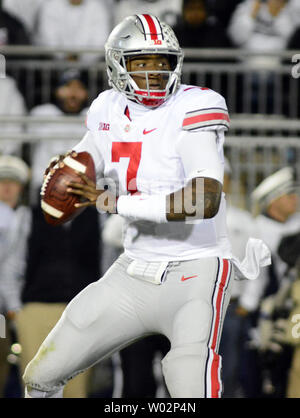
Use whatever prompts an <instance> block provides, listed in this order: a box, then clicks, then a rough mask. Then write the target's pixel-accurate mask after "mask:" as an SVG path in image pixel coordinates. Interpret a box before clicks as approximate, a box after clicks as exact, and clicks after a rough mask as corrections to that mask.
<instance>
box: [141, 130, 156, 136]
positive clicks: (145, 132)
mask: <svg viewBox="0 0 300 418" xmlns="http://www.w3.org/2000/svg"><path fill="white" fill-rule="evenodd" d="M156 129H157V128H154V129H150V131H146V129H144V130H143V134H144V135H147V134H150V132H153V131H155V130H156Z"/></svg>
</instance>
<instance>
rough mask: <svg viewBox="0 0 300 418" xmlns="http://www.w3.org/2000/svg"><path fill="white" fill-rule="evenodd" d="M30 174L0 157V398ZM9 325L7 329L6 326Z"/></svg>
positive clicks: (19, 280)
mask: <svg viewBox="0 0 300 418" xmlns="http://www.w3.org/2000/svg"><path fill="white" fill-rule="evenodd" d="M29 176H30V170H29V167H28V166H27V164H26V163H25V162H24V161H23V160H21V159H20V158H18V157H15V156H12V155H1V156H0V314H1V315H4V316H5V318H6V327H5V328H6V333H5V334H6V335H5V337H6V338H3V337H2V335H1V338H0V369H1V373H0V398H2V397H3V395H4V387H5V383H6V381H7V378H8V374H9V363H8V362H7V356H8V354H9V346H10V343H11V332H10V330H11V326H10V325H11V324H12V321H15V319H16V314H17V312H18V311H19V309H20V308H21V305H22V304H21V289H22V284H23V274H24V269H25V252H26V251H25V250H26V239H27V235H28V230H29V222H28V216H29V209H28V208H27V207H26V206H24V205H23V204H22V194H23V190H24V186H25V185H26V184H27V182H28V180H29ZM9 324H10V325H9Z"/></svg>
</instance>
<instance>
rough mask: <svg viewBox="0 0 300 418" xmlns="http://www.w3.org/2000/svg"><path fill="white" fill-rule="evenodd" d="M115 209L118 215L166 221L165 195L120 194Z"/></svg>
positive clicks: (160, 221)
mask: <svg viewBox="0 0 300 418" xmlns="http://www.w3.org/2000/svg"><path fill="white" fill-rule="evenodd" d="M117 211H118V214H119V215H121V216H125V217H128V218H133V219H134V220H145V221H151V222H156V223H166V222H167V217H166V196H165V195H151V196H147V195H137V196H120V197H119V198H118V201H117Z"/></svg>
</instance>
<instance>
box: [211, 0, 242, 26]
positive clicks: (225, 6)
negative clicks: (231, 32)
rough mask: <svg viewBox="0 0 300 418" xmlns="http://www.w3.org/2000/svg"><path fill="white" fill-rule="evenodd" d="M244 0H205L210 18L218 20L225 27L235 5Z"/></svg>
mask: <svg viewBox="0 0 300 418" xmlns="http://www.w3.org/2000/svg"><path fill="white" fill-rule="evenodd" d="M242 1H244V0H205V4H206V6H207V11H208V14H209V17H210V19H216V20H218V21H219V22H220V23H221V24H222V25H223V26H224V27H225V28H226V27H227V25H228V23H229V20H230V18H231V15H232V13H233V11H234V10H235V8H236V6H237V5H238V4H239V3H241V2H242Z"/></svg>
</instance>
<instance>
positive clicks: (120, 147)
mask: <svg viewBox="0 0 300 418" xmlns="http://www.w3.org/2000/svg"><path fill="white" fill-rule="evenodd" d="M141 155H142V142H113V143H112V149H111V161H112V162H113V163H118V162H119V161H120V158H129V164H128V168H127V175H126V188H127V190H128V191H129V193H130V194H134V193H136V192H137V191H138V190H137V185H136V176H137V171H138V168H139V165H140V161H141Z"/></svg>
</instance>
